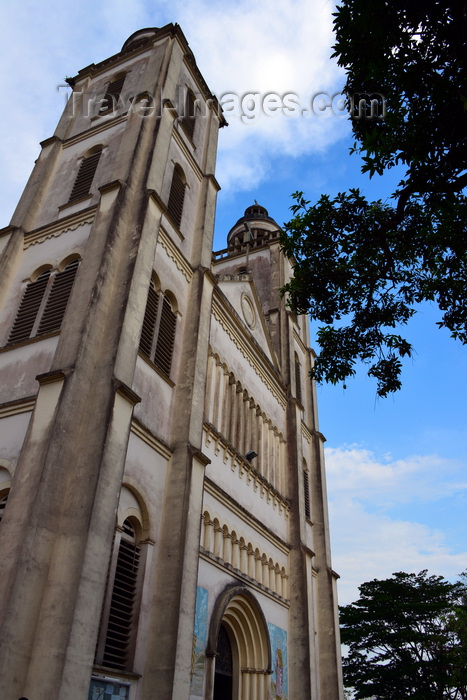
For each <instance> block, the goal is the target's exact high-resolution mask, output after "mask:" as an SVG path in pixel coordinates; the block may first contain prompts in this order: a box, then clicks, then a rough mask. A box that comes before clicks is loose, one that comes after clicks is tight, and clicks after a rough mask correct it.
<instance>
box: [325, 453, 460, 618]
mask: <svg viewBox="0 0 467 700" xmlns="http://www.w3.org/2000/svg"><path fill="white" fill-rule="evenodd" d="M462 467H463V465H461V464H459V463H458V462H455V461H454V460H446V459H442V458H440V457H438V456H431V455H429V456H420V455H416V456H412V457H410V458H407V459H404V460H394V461H393V460H391V457H390V455H386V456H385V458H383V459H381V458H378V457H376V456H375V455H374V454H373V453H372V452H370V451H369V450H366V449H362V448H360V447H358V446H351V447H342V448H328V449H327V450H326V468H327V482H328V498H329V517H330V524H331V544H332V555H333V566H334V568H335V569H336V570H337V571H338V573H339V574H340V576H341V579H340V581H339V599H340V602H341V603H343V604H345V603H349V602H351V601H352V600H356V599H357V598H358V590H357V589H358V586H359V585H360V584H361V583H363V582H364V581H369V580H371V579H373V578H386V577H388V576H390V575H391V574H392V573H394V572H395V571H415V572H418V571H421V570H422V569H428V570H429V571H430V573H434V574H439V575H442V576H445V577H447V578H455V577H456V576H457V575H458V574H459V573H460V572H461V571H462V570H464V569H465V568H466V562H467V551H463V552H459V551H457V549H456V548H454V547H453V546H452V544H451V542H450V540H449V537H448V536H447V534H446V532H445V530H444V527H443V526H444V523H443V522H442V521H437V519H436V516H435V515H434V514H433V515H431V513H432V511H431V510H430V507H429V506H428V507H427V508H426V509H425V510H424V516H423V518H422V517H420V515H421V513H420V509H419V506H420V504H421V503H426V504H430V503H431V504H434V503H435V502H436V501H441V500H443V499H449V504H450V507H451V510H452V515H453V517H454V518H455V517H456V513H457V517H458V523H459V527H461V526H462V524H463V521H464V508H463V506H462V504H461V503H460V504H456V499H455V498H454V496H455V495H457V494H458V493H465V492H466V490H467V484H466V482H465V480H464V479H462ZM464 471H465V467H464ZM456 508H457V511H456V510H455V509H456ZM402 509H403V511H402ZM411 509H413V510H414V511H416V515H415V514H414V515H413V516H412V514H411ZM402 513H403V514H402ZM421 520H423V521H422V522H421ZM466 550H467V548H466Z"/></svg>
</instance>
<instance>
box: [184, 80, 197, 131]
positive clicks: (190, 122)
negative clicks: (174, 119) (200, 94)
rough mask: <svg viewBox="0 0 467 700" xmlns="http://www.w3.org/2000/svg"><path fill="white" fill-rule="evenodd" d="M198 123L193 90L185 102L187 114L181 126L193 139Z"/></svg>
mask: <svg viewBox="0 0 467 700" xmlns="http://www.w3.org/2000/svg"><path fill="white" fill-rule="evenodd" d="M195 121H196V97H195V95H194V93H193V92H192V91H191V90H188V92H187V95H186V100H185V112H184V115H183V118H182V120H181V124H182V126H183V128H184V129H185V131H186V133H187V134H188V136H189V137H190V138H191V139H192V138H193V134H194V133H195Z"/></svg>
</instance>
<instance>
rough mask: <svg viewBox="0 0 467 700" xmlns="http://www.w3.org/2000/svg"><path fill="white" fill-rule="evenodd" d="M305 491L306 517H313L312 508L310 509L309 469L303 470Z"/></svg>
mask: <svg viewBox="0 0 467 700" xmlns="http://www.w3.org/2000/svg"><path fill="white" fill-rule="evenodd" d="M303 491H304V499H305V517H306V518H307V519H308V520H310V519H311V509H310V478H309V476H308V470H307V469H304V470H303Z"/></svg>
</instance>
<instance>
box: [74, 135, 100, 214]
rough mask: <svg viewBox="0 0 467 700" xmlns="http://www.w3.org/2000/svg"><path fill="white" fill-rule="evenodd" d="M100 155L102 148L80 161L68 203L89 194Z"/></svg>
mask: <svg viewBox="0 0 467 700" xmlns="http://www.w3.org/2000/svg"><path fill="white" fill-rule="evenodd" d="M101 154H102V148H101V147H99V149H98V150H95V151H94V152H93V153H91V154H90V155H88V156H87V157H86V158H83V160H82V161H81V165H80V166H79V170H78V174H77V175H76V180H75V183H74V185H73V189H72V190H71V194H70V199H69V201H70V202H71V201H72V200H73V199H78V198H80V197H84V196H85V195H87V194H89V193H90V191H91V185H92V181H93V180H94V175H95V174H96V170H97V166H98V164H99V159H100V157H101Z"/></svg>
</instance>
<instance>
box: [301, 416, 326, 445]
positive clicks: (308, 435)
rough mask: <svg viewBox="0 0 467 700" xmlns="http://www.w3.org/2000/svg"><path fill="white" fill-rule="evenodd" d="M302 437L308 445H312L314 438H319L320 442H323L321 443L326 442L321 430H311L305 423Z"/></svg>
mask: <svg viewBox="0 0 467 700" xmlns="http://www.w3.org/2000/svg"><path fill="white" fill-rule="evenodd" d="M302 435H303V437H304V438H305V440H306V441H307V442H308V443H310V442H311V441H312V439H313V438H314V437H317V438H318V440H321V442H326V438H325V437H324V435H323V433H321V432H320V431H319V430H313V429H312V428H309V427H308V426H307V425H306V424H305V423H303V421H302Z"/></svg>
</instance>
